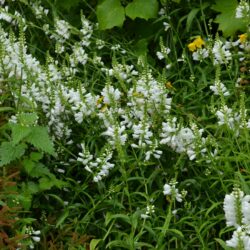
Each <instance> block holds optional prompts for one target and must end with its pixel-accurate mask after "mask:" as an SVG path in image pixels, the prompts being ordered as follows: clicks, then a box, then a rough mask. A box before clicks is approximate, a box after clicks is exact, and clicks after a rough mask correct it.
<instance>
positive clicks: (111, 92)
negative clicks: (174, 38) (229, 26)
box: [101, 85, 121, 104]
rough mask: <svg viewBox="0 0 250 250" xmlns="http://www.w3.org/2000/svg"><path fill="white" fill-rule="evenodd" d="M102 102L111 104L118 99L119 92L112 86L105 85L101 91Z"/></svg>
mask: <svg viewBox="0 0 250 250" xmlns="http://www.w3.org/2000/svg"><path fill="white" fill-rule="evenodd" d="M101 94H102V96H103V103H106V104H111V103H114V102H116V101H118V100H119V99H120V97H121V92H120V91H119V90H118V89H115V88H114V87H113V86H110V85H107V86H106V87H105V88H104V89H103V90H102V92H101Z"/></svg>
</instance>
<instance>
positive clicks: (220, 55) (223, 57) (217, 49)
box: [212, 40, 232, 65]
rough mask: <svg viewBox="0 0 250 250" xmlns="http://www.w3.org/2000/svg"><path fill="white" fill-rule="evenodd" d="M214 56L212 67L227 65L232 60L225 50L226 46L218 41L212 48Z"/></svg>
mask: <svg viewBox="0 0 250 250" xmlns="http://www.w3.org/2000/svg"><path fill="white" fill-rule="evenodd" d="M212 52H213V55H214V65H216V64H227V63H228V62H229V61H230V60H231V59H232V54H231V52H230V51H229V50H228V49H227V48H226V45H223V43H222V42H221V41H220V40H216V41H215V43H214V46H213V48H212Z"/></svg>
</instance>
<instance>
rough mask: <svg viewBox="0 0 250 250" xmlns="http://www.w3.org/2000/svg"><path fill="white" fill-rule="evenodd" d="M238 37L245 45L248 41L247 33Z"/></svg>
mask: <svg viewBox="0 0 250 250" xmlns="http://www.w3.org/2000/svg"><path fill="white" fill-rule="evenodd" d="M238 37H239V39H240V42H241V43H245V42H246V40H247V34H246V33H245V34H241V35H239V36H238Z"/></svg>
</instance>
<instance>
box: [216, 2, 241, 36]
mask: <svg viewBox="0 0 250 250" xmlns="http://www.w3.org/2000/svg"><path fill="white" fill-rule="evenodd" d="M237 6H238V1H237V0H230V1H228V0H216V3H215V5H213V6H212V7H211V8H212V9H213V10H215V11H218V12H221V14H219V15H218V16H217V17H216V18H215V20H214V22H215V23H218V24H219V30H221V31H222V32H223V35H224V36H225V37H228V36H232V35H234V34H235V32H236V31H239V30H240V31H243V32H245V31H246V23H245V22H244V20H242V19H238V18H235V11H236V8H237Z"/></svg>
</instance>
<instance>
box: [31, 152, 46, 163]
mask: <svg viewBox="0 0 250 250" xmlns="http://www.w3.org/2000/svg"><path fill="white" fill-rule="evenodd" d="M42 158H43V153H41V152H32V153H31V154H30V159H31V160H33V161H35V162H38V161H40V160H41V159H42Z"/></svg>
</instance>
